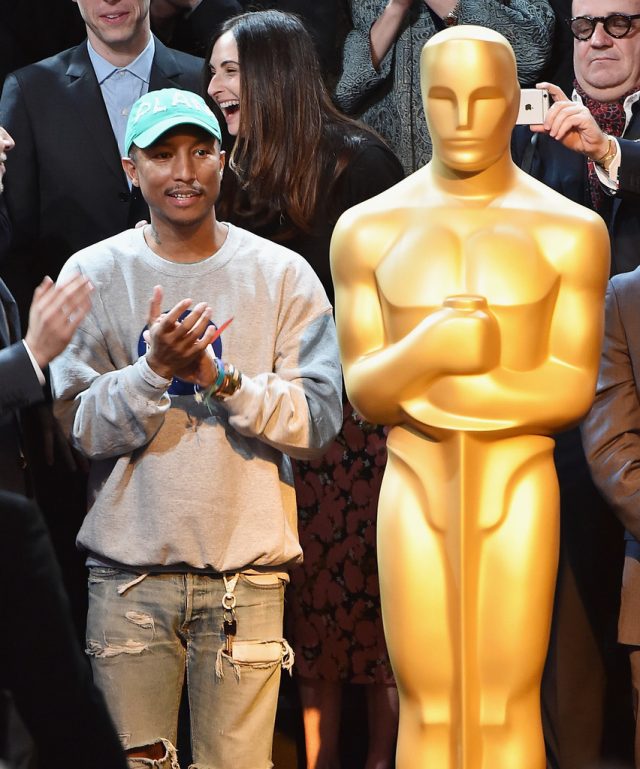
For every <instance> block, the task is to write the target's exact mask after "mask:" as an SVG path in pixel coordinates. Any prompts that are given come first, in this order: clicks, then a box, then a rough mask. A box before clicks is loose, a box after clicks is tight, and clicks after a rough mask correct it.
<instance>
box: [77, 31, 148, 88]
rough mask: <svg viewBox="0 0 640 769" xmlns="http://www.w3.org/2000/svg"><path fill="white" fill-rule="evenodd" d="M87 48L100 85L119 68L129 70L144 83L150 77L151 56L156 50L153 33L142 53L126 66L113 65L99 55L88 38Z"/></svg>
mask: <svg viewBox="0 0 640 769" xmlns="http://www.w3.org/2000/svg"><path fill="white" fill-rule="evenodd" d="M87 49H88V51H89V58H90V59H91V64H92V66H93V69H94V71H95V73H96V77H97V78H98V83H99V84H100V85H102V84H103V83H104V81H105V80H106V79H107V78H108V77H110V76H111V75H113V73H114V72H116V71H117V70H119V69H126V70H127V71H128V72H131V74H132V75H135V76H136V77H139V78H140V80H144V82H145V83H148V82H149V80H150V79H151V65H152V64H153V56H154V54H155V50H156V43H155V39H154V37H153V35H149V42H148V43H147V45H146V46H145V48H144V50H143V51H142V53H140V54H139V55H138V56H137V58H135V59H134V60H133V61H132V62H131V63H130V64H127V66H126V67H114V66H113V64H112V63H111V62H110V61H107V60H106V59H105V58H104V56H100V54H99V53H98V52H97V51H96V50H95V48H94V47H93V46H92V45H91V43H90V42H89V41H88V40H87Z"/></svg>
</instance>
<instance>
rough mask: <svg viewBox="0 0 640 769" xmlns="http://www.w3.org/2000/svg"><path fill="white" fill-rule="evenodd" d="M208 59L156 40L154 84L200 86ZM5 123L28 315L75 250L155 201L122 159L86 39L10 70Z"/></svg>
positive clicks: (13, 284)
mask: <svg viewBox="0 0 640 769" xmlns="http://www.w3.org/2000/svg"><path fill="white" fill-rule="evenodd" d="M201 82H202V60H201V59H197V58H195V57H193V56H189V55H188V54H184V53H180V52H178V51H173V50H171V49H169V48H166V47H165V46H164V45H163V44H162V43H161V42H160V41H159V40H156V51H155V57H154V60H153V66H152V69H151V80H150V86H149V87H150V90H157V89H160V88H168V87H174V88H186V89H189V90H193V91H198V92H199V91H200V90H201V88H200V86H201ZM0 125H4V127H5V128H6V129H7V130H8V131H9V133H10V134H11V135H12V136H13V138H14V139H15V142H16V146H15V149H13V150H12V152H11V155H10V159H9V161H8V163H7V174H6V177H5V197H6V202H7V207H8V209H9V214H10V216H11V220H12V223H13V241H12V246H11V250H10V252H9V254H8V258H7V259H6V260H5V264H4V266H3V277H5V280H6V281H7V283H8V284H9V287H10V288H11V290H12V292H13V293H14V296H15V297H16V299H17V301H18V304H19V306H20V310H21V313H22V316H23V320H24V318H25V312H26V308H27V307H28V306H29V302H30V300H31V295H32V293H33V289H34V288H35V286H36V285H37V284H38V283H39V282H40V280H41V279H42V277H43V276H44V275H45V274H50V275H51V276H52V277H53V278H55V277H56V276H57V274H58V272H59V270H60V268H61V267H62V265H63V264H64V262H65V261H66V260H67V258H68V257H69V256H70V255H71V254H73V253H74V252H75V251H78V250H79V249H81V248H84V247H86V246H88V245H90V244H92V243H95V242H96V241H99V240H102V239H103V238H107V237H110V236H111V235H115V234H116V233H118V232H121V231H122V230H124V229H126V228H127V227H130V226H132V225H133V224H135V222H136V221H137V220H139V219H141V218H148V209H147V207H146V204H145V203H144V201H143V200H142V198H141V196H140V194H139V192H138V191H137V190H135V189H134V192H133V193H130V192H129V187H128V185H127V181H126V178H125V174H124V171H123V170H122V166H121V164H120V156H119V152H118V147H117V144H116V139H115V136H114V134H113V130H112V128H111V123H110V122H109V116H108V114H107V109H106V107H105V105H104V101H103V98H102V94H101V92H100V87H99V85H98V82H97V79H96V77H95V73H94V71H93V67H92V66H91V61H90V59H89V54H88V51H87V46H86V42H85V43H82V44H81V45H79V46H76V47H75V48H70V49H69V50H67V51H63V52H62V53H60V54H58V55H56V56H53V57H51V58H49V59H45V60H44V61H40V62H37V63H35V64H31V65H29V66H28V67H25V68H23V69H20V70H18V71H17V72H15V73H13V74H11V75H9V76H8V78H7V79H6V81H5V84H4V88H3V91H2V97H1V98H0Z"/></svg>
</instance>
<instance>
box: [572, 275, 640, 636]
mask: <svg viewBox="0 0 640 769" xmlns="http://www.w3.org/2000/svg"><path fill="white" fill-rule="evenodd" d="M639 304H640V269H636V270H634V271H633V272H629V273H625V274H622V275H616V276H615V277H614V278H612V279H611V281H610V282H609V287H608V289H607V301H606V323H605V337H604V346H603V350H602V360H601V365H600V374H599V377H598V387H597V391H596V399H595V402H594V404H593V408H592V410H591V412H590V414H589V415H588V417H587V418H586V419H585V421H584V424H583V426H582V439H583V444H584V447H585V451H586V454H587V459H588V461H589V466H590V468H591V474H592V475H593V479H594V481H595V482H596V485H597V486H598V488H599V489H600V491H601V492H602V494H603V495H604V497H605V498H606V500H607V501H608V503H609V505H610V506H611V508H612V509H613V510H614V512H615V513H616V515H617V516H618V518H619V519H620V520H621V521H622V523H623V524H624V526H625V528H626V530H627V534H626V540H627V542H626V559H625V561H626V562H625V573H624V577H623V584H622V605H621V611H620V624H619V640H620V641H621V642H622V643H627V644H634V645H639V644H640V574H639V573H638V569H637V568H635V569H633V568H630V567H629V560H630V559H632V560H635V561H636V562H637V561H640V544H639V540H640V313H639V312H638V306H639Z"/></svg>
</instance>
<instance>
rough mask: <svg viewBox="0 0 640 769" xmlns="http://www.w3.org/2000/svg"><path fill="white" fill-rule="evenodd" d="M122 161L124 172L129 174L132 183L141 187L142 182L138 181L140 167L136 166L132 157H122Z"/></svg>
mask: <svg viewBox="0 0 640 769" xmlns="http://www.w3.org/2000/svg"><path fill="white" fill-rule="evenodd" d="M121 162H122V167H123V168H124V172H125V174H126V175H127V176H128V178H129V181H130V182H131V184H133V186H134V187H139V186H140V183H139V182H138V169H137V168H136V164H135V163H134V161H133V160H132V159H131V158H122V161H121Z"/></svg>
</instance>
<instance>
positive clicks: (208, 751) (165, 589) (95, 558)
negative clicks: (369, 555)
mask: <svg viewBox="0 0 640 769" xmlns="http://www.w3.org/2000/svg"><path fill="white" fill-rule="evenodd" d="M219 142H220V129H219V126H218V123H217V121H216V119H215V117H214V115H213V114H212V113H211V112H210V110H209V109H208V108H207V106H206V105H205V103H204V102H203V101H202V99H200V97H198V96H196V95H195V94H191V93H185V92H183V91H175V90H172V89H169V90H165V91H157V92H154V93H149V94H147V95H146V96H144V97H143V98H141V99H140V100H139V101H138V102H136V104H135V105H134V107H133V109H132V112H131V116H130V118H129V124H128V127H127V133H126V140H125V149H126V152H127V157H125V158H124V159H123V161H122V162H123V166H124V168H125V171H126V173H127V175H128V177H129V179H130V180H131V183H132V184H133V185H134V186H138V187H139V188H140V190H141V192H142V194H143V195H144V197H145V198H146V200H147V203H148V204H149V209H150V212H151V213H150V223H149V224H148V225H146V226H144V227H141V228H138V229H132V230H128V231H126V232H123V233H121V234H120V235H116V236H115V237H112V238H109V239H107V240H104V241H102V242H100V243H98V244H96V245H95V246H91V247H90V248H87V249H84V250H83V251H80V252H79V253H77V254H75V255H74V256H73V257H71V259H70V260H69V261H68V262H67V264H66V265H65V267H64V268H63V271H62V273H61V274H62V275H63V276H64V275H66V274H68V273H69V272H72V271H74V270H75V271H80V272H81V273H82V274H84V275H86V276H87V277H88V278H89V279H90V280H91V282H92V284H93V285H94V287H95V292H94V302H93V307H92V310H91V312H90V313H89V315H88V316H87V318H86V319H85V320H84V321H83V322H82V323H81V324H80V327H79V329H78V331H77V332H76V334H75V336H74V338H73V340H72V342H71V345H70V346H69V348H68V349H67V351H66V352H65V353H64V354H63V355H62V356H61V357H60V358H59V359H58V361H57V363H56V365H55V366H54V367H53V369H52V382H53V390H54V395H55V397H56V403H55V409H56V413H57V415H58V417H59V419H60V421H61V423H62V425H63V427H64V429H65V431H66V432H67V434H68V435H69V437H70V439H71V441H72V442H73V445H74V446H75V447H76V448H77V449H78V450H79V451H80V452H82V453H83V454H84V455H85V456H86V457H88V458H89V460H90V461H91V472H90V479H89V509H88V512H87V515H86V517H85V519H84V522H83V524H82V527H81V529H80V533H79V534H78V544H79V546H80V547H81V548H83V549H84V550H85V551H86V553H87V564H88V566H89V569H90V575H89V615H88V624H87V652H88V654H89V656H90V658H91V662H92V666H93V670H94V675H95V680H96V682H97V684H98V686H99V687H100V688H101V689H102V691H103V693H104V695H105V698H106V700H107V704H108V706H109V709H110V711H111V714H112V717H113V719H114V721H115V724H116V727H117V730H118V732H119V734H120V737H121V739H122V741H123V744H124V747H125V748H126V749H127V752H128V756H129V761H130V765H131V766H132V767H148V766H154V767H172V768H175V767H177V766H178V763H177V757H176V750H175V747H174V746H175V742H176V724H177V718H178V706H179V702H180V698H181V693H182V687H183V681H184V680H185V676H186V682H187V687H188V693H189V703H190V713H191V736H192V752H193V760H194V767H215V768H216V769H221V768H222V767H225V768H227V767H234V769H257V768H258V767H264V768H265V769H266V767H268V766H271V765H272V764H271V744H272V738H273V727H274V721H275V712H276V704H277V696H278V684H279V677H280V670H281V668H285V669H289V668H290V667H291V665H292V662H293V659H292V652H291V650H290V648H289V645H288V643H287V642H286V640H285V639H284V638H283V631H282V611H283V590H284V584H285V582H286V580H287V572H288V569H289V568H290V567H291V566H293V565H294V564H296V563H298V562H299V561H300V560H301V550H300V546H299V543H298V538H297V529H296V503H295V495H294V490H293V480H292V473H291V465H290V460H289V456H294V457H303V458H309V457H311V456H314V455H317V454H319V453H322V451H323V450H324V449H325V447H327V446H328V445H329V443H330V442H331V440H332V439H333V437H334V436H335V434H336V433H337V431H338V429H339V428H340V425H341V421H342V405H341V403H342V401H341V398H342V384H341V376H340V365H339V360H338V352H337V345H336V340H335V329H334V325H333V319H332V311H331V306H330V304H329V301H328V300H327V297H326V295H325V293H324V290H323V288H322V286H321V284H320V282H319V281H318V279H317V277H316V275H315V273H314V272H313V271H312V269H311V268H310V267H309V266H308V265H307V263H306V261H305V260H304V259H302V257H300V256H298V255H297V254H294V253H293V252H291V251H289V250H288V249H286V248H284V247H282V246H279V245H276V244H273V243H271V242H269V241H266V240H264V239H262V238H259V237H257V236H255V235H252V234H250V233H248V232H245V231H244V230H241V229H239V228H237V227H234V226H233V225H230V224H226V223H224V222H219V221H218V220H217V219H216V214H215V210H214V203H215V200H216V197H217V195H218V192H219V189H220V179H221V176H222V173H223V168H224V153H221V152H220V146H219ZM149 297H151V301H149ZM231 321H232V322H231Z"/></svg>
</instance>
